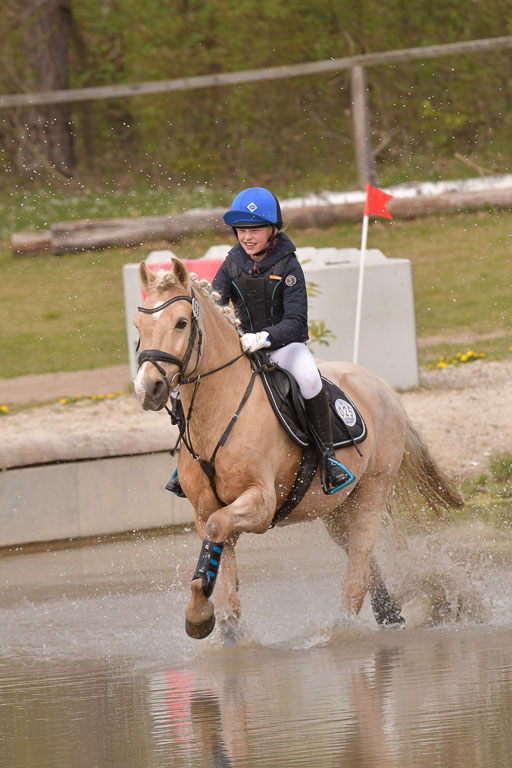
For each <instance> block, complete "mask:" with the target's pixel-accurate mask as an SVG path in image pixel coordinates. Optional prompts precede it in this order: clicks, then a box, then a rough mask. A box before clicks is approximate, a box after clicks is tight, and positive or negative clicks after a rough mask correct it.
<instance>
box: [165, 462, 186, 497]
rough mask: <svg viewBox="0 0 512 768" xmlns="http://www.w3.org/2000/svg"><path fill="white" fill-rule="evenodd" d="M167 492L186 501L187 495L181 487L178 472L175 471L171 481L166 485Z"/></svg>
mask: <svg viewBox="0 0 512 768" xmlns="http://www.w3.org/2000/svg"><path fill="white" fill-rule="evenodd" d="M165 490H166V491H170V492H171V493H174V495H175V496H179V497H180V499H186V498H187V497H186V494H185V493H184V492H183V488H182V487H181V484H180V481H179V478H178V470H177V469H175V470H174V472H173V473H172V477H171V479H170V480H169V481H168V482H167V483H166V485H165Z"/></svg>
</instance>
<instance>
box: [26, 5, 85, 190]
mask: <svg viewBox="0 0 512 768" xmlns="http://www.w3.org/2000/svg"><path fill="white" fill-rule="evenodd" d="M71 21H72V19H71V0H30V5H29V8H28V9H27V14H26V19H25V21H24V23H23V34H22V39H23V55H24V58H25V62H26V70H25V86H26V88H27V90H28V91H35V92H40V91H54V90H61V89H66V88H69V80H68V53H69V40H70V34H71ZM18 120H19V126H20V129H19V130H20V137H19V138H20V150H21V151H20V153H19V156H20V158H19V164H20V166H21V168H20V170H22V171H23V172H29V173H30V172H33V171H42V170H48V169H55V170H57V171H59V172H60V173H62V174H64V175H65V176H71V175H72V172H73V169H74V167H75V164H76V161H75V151H74V142H73V132H72V126H71V109H70V105H69V104H55V105H52V104H49V105H46V106H42V105H41V106H34V107H28V108H26V109H24V110H23V111H21V112H20V113H19V117H18Z"/></svg>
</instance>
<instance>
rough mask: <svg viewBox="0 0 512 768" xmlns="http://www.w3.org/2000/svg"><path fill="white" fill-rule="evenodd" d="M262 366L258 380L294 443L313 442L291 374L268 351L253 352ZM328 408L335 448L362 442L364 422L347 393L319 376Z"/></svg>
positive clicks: (302, 399) (307, 443)
mask: <svg viewBox="0 0 512 768" xmlns="http://www.w3.org/2000/svg"><path fill="white" fill-rule="evenodd" d="M254 357H256V359H257V362H258V364H259V365H260V366H261V367H262V369H263V370H262V372H261V380H262V382H263V385H264V387H265V390H266V392H267V395H268V398H269V400H270V403H271V405H272V408H273V409H274V411H275V413H276V415H277V417H278V419H279V421H280V422H281V424H282V425H283V427H284V428H285V430H286V432H287V433H288V434H289V435H290V437H291V438H292V440H293V441H294V442H296V443H297V445H300V446H302V447H303V448H304V447H306V446H307V445H309V444H310V443H311V442H312V439H311V436H310V433H309V428H308V420H307V416H306V410H305V407H304V398H303V397H302V395H301V394H300V392H299V388H298V386H297V382H296V381H295V379H294V378H293V376H292V375H291V374H290V373H288V371H285V370H284V369H283V368H280V367H279V366H278V365H274V363H272V362H271V363H270V365H269V364H268V363H269V358H268V355H267V357H266V358H265V357H264V356H261V355H258V353H256V355H255V356H254ZM322 381H323V382H324V385H325V387H326V389H327V394H328V396H329V405H330V408H331V424H332V436H333V444H334V447H335V448H343V447H345V446H347V445H354V444H356V445H357V444H358V443H362V442H363V440H365V438H366V436H367V431H366V424H365V422H364V419H363V417H362V416H361V413H360V412H359V410H358V409H357V408H356V406H355V405H354V403H353V402H352V400H351V399H350V397H349V396H348V395H347V394H345V392H343V391H342V390H341V389H340V388H339V387H337V386H336V384H333V382H332V381H329V379H327V378H325V376H322Z"/></svg>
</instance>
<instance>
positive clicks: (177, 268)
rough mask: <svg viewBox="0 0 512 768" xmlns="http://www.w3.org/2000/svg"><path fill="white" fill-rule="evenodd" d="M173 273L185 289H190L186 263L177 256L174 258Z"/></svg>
mask: <svg viewBox="0 0 512 768" xmlns="http://www.w3.org/2000/svg"><path fill="white" fill-rule="evenodd" d="M172 271H173V272H174V274H175V276H176V279H177V281H178V283H180V284H181V285H182V286H183V288H188V283H189V274H188V269H187V268H186V266H185V265H184V263H183V262H182V261H180V260H179V259H177V258H176V257H175V256H173V257H172Z"/></svg>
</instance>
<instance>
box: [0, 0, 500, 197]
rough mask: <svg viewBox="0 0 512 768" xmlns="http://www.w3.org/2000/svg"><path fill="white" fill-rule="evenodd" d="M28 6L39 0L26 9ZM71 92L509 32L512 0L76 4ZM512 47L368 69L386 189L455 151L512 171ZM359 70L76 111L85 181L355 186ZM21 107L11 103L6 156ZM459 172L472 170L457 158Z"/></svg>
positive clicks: (12, 80)
mask: <svg viewBox="0 0 512 768" xmlns="http://www.w3.org/2000/svg"><path fill="white" fill-rule="evenodd" d="M4 5H5V8H4V13H3V14H2V16H1V17H0V34H2V40H3V56H2V63H3V65H4V66H3V67H2V68H0V87H1V88H2V90H3V91H4V92H17V91H19V90H22V89H23V87H26V75H27V69H26V63H25V61H24V55H23V34H22V33H23V30H24V29H25V28H26V26H27V25H29V24H30V23H32V19H31V15H30V13H27V9H26V6H25V5H24V4H19V3H17V2H16V0H5V3H4ZM29 6H30V4H29ZM71 7H72V12H73V20H74V31H73V35H72V40H71V57H70V85H71V87H79V88H81V87H87V86H96V85H110V84H119V83H137V82H144V81H148V80H167V79H171V78H179V77H187V76H194V75H199V74H207V73H212V72H230V71H236V70H242V69H243V70H245V69H253V68H262V67H271V66H279V65H284V64H294V63H300V62H304V61H316V60H322V59H328V58H330V57H332V58H337V57H345V56H350V55H353V54H357V53H368V52H374V51H385V50H392V49H398V48H408V47H417V46H426V45H430V44H434V43H438V44H441V43H449V42H455V41H460V40H471V39H476V38H482V37H497V36H502V35H505V34H507V33H509V34H510V33H511V32H512V13H511V11H510V4H509V3H505V2H503V0H472V2H471V5H470V8H469V9H468V6H467V3H465V2H462V0H450V2H448V3H443V4H439V3H437V4H436V3H434V4H432V3H431V2H428V1H427V0H411V2H409V3H407V4H404V3H403V2H400V1H399V0H389V2H387V3H386V7H385V12H383V6H382V3H381V2H380V0H344V1H343V2H339V3H333V2H332V0H314V2H305V0H260V2H259V3H257V4H254V2H252V1H250V0H239V2H237V3H234V2H233V0H209V2H206V3H205V2H199V0H169V1H168V2H166V3H162V2H161V0H147V1H146V2H145V3H142V4H141V3H139V2H136V0H103V1H102V2H101V3H98V2H95V1H94V0H83V1H81V2H78V0H71ZM508 64H509V52H508V51H496V52H494V53H493V52H488V53H485V54H472V55H469V54H468V55H464V56H456V57H453V56H452V57H444V58H439V59H431V60H429V59H426V60H422V61H421V60H420V61H417V62H409V63H403V64H396V65H393V66H374V67H371V68H369V69H368V72H367V75H368V83H369V98H370V107H371V115H372V128H373V132H374V136H373V143H374V146H375V147H376V148H377V149H378V158H377V160H378V166H379V167H378V171H379V178H381V179H382V183H386V184H389V183H392V182H393V181H399V180H406V179H417V178H418V177H422V178H436V177H438V176H439V175H442V174H443V171H445V170H446V166H445V165H444V164H443V158H450V159H453V157H454V154H455V153H457V154H459V155H461V156H464V157H468V158H471V159H472V160H473V161H474V162H476V163H477V164H479V165H482V166H484V167H486V168H489V169H490V170H496V171H498V172H506V171H508V170H510V137H509V129H508V125H509V124H510V117H511V112H512V104H511V101H510V83H509V66H508ZM350 105H351V98H350V90H349V76H348V73H347V72H346V71H341V72H339V73H331V74H325V75H317V76H311V77H298V78H295V79H293V78H291V79H286V80H278V81H267V82H260V83H254V84H243V85H240V86H235V85H234V86H226V87H219V88H209V89H197V90H192V91H183V92H172V93H165V94H155V95H152V96H133V97H131V98H116V99H111V100H108V101H94V102H90V103H89V104H80V103H77V104H75V105H73V106H72V114H73V128H74V134H75V137H76V143H77V150H78V157H79V169H78V171H79V176H80V178H82V179H87V180H89V183H90V181H91V180H94V181H99V182H103V181H105V180H111V179H115V180H116V181H115V182H114V183H115V184H117V183H126V180H129V182H128V183H130V184H133V183H135V184H137V183H138V181H139V180H141V179H143V180H144V181H145V182H146V183H153V184H155V185H156V186H158V185H162V184H164V183H171V184H172V185H173V186H175V185H177V184H184V183H187V182H189V183H194V184H196V183H197V184H203V183H204V182H205V181H208V182H215V185H216V186H219V185H221V186H224V187H225V188H230V189H234V188H236V187H238V186H239V185H240V184H244V183H248V184H249V183H256V182H260V183H261V182H264V183H267V184H269V185H270V184H271V185H273V187H275V188H276V189H278V188H279V187H281V188H283V187H284V186H286V188H287V189H288V190H290V189H291V188H292V187H293V185H295V186H296V187H297V191H300V190H305V191H310V190H311V189H312V188H314V187H319V188H320V189H322V188H329V187H331V188H332V187H337V188H340V187H342V188H347V187H350V186H352V185H353V184H354V182H355V180H356V171H355V164H354V155H353V147H352V139H351V121H350ZM22 121H23V112H22V111H21V112H19V111H18V112H16V113H15V112H14V111H9V112H7V111H6V112H4V114H3V115H2V119H1V121H0V148H1V150H0V163H1V164H2V166H3V168H4V171H8V170H9V168H10V163H12V161H13V159H14V157H15V154H16V141H17V139H16V136H17V134H18V132H19V128H20V124H21V122H22ZM456 165H457V173H456V175H461V174H463V173H467V172H469V171H468V167H467V166H463V165H462V164H461V161H460V160H459V161H457V163H456Z"/></svg>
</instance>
